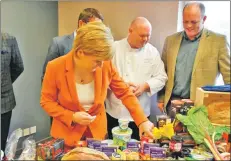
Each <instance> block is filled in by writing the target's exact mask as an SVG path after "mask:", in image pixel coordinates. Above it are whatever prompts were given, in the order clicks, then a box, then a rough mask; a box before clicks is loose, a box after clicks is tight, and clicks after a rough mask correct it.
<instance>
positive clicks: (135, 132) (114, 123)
mask: <svg viewBox="0 0 231 161" xmlns="http://www.w3.org/2000/svg"><path fill="white" fill-rule="evenodd" d="M148 119H149V117H148ZM116 126H119V123H118V119H115V118H114V117H111V116H110V115H109V114H108V113H107V130H108V138H109V139H112V129H113V128H114V127H116ZM128 127H130V128H131V129H132V131H133V132H132V139H136V140H140V136H139V128H138V127H137V126H136V124H135V122H129V125H128Z"/></svg>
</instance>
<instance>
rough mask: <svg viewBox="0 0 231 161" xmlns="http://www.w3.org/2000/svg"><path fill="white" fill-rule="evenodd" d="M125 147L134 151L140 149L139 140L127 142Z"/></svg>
mask: <svg viewBox="0 0 231 161" xmlns="http://www.w3.org/2000/svg"><path fill="white" fill-rule="evenodd" d="M127 149H130V150H132V151H134V152H138V151H139V149H140V142H138V141H129V142H127Z"/></svg>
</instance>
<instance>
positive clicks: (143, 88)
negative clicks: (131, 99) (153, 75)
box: [134, 82, 150, 97]
mask: <svg viewBox="0 0 231 161" xmlns="http://www.w3.org/2000/svg"><path fill="white" fill-rule="evenodd" d="M148 91H150V87H149V85H148V83H146V82H145V83H143V84H141V85H137V86H136V88H135V92H134V94H135V95H136V97H139V96H140V95H142V94H143V93H144V92H148Z"/></svg>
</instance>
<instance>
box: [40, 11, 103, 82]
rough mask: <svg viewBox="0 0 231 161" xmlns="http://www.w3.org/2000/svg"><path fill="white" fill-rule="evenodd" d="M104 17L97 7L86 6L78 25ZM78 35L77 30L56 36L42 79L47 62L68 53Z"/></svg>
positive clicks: (47, 57) (101, 19) (46, 61)
mask: <svg viewBox="0 0 231 161" xmlns="http://www.w3.org/2000/svg"><path fill="white" fill-rule="evenodd" d="M103 20H104V18H103V16H102V14H101V13H100V12H99V11H98V10H97V9H95V8H85V9H84V10H83V11H82V12H81V13H80V14H79V19H78V27H81V26H82V25H85V24H87V23H88V22H92V21H103ZM75 36H76V31H74V32H73V33H72V34H70V35H64V36H58V37H54V38H53V40H52V43H51V44H50V46H49V48H48V53H47V56H46V60H45V63H44V65H43V73H42V80H43V77H44V74H45V72H46V66H47V63H48V62H49V61H51V60H53V59H55V58H58V57H60V56H63V55H65V54H67V53H68V52H69V51H70V50H71V48H72V44H73V40H74V38H75Z"/></svg>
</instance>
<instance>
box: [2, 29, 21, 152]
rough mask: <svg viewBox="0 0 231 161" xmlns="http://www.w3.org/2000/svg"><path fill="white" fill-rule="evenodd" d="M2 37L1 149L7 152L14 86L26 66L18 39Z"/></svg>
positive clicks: (4, 34) (3, 35)
mask: <svg viewBox="0 0 231 161" xmlns="http://www.w3.org/2000/svg"><path fill="white" fill-rule="evenodd" d="M1 35H2V42H1V43H2V44H1V149H2V150H5V146H6V140H7V136H8V133H9V128H10V120H11V115H12V110H13V109H14V107H15V105H16V101H15V96H14V91H13V85H12V84H13V83H14V82H15V80H16V79H17V78H18V77H19V75H20V74H21V73H22V72H23V70H24V66H23V61H22V58H21V54H20V51H19V48H18V43H17V40H16V38H15V37H14V36H12V35H9V34H8V33H3V32H2V33H1Z"/></svg>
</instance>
